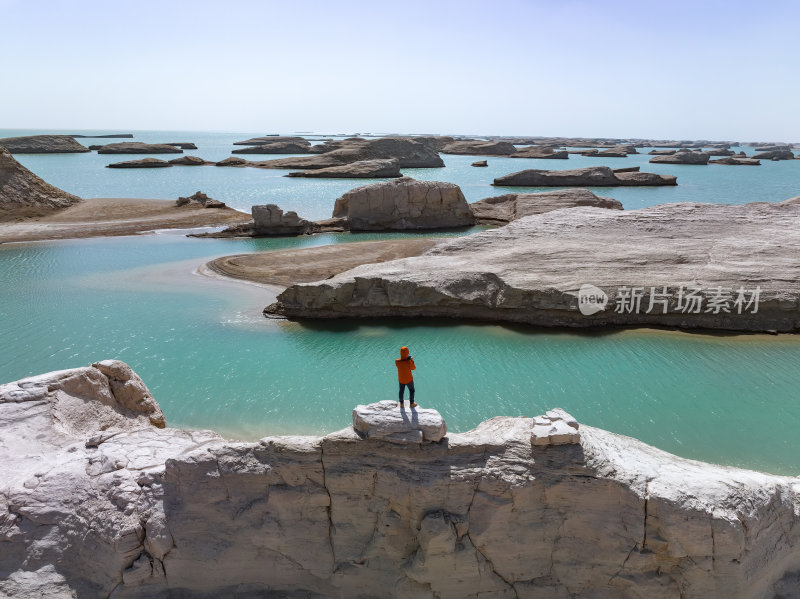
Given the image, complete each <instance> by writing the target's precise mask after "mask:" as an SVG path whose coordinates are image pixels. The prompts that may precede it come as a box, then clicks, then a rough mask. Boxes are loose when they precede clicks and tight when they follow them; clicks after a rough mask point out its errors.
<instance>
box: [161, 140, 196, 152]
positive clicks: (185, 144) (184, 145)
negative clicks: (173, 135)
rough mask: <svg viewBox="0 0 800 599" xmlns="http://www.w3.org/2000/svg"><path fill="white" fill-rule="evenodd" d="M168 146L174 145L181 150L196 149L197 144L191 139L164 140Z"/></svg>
mask: <svg viewBox="0 0 800 599" xmlns="http://www.w3.org/2000/svg"><path fill="white" fill-rule="evenodd" d="M165 143H166V145H168V146H175V147H176V148H180V149H181V150H196V149H197V145H196V144H195V143H193V142H191V141H168V142H165Z"/></svg>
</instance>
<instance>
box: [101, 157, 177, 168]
mask: <svg viewBox="0 0 800 599" xmlns="http://www.w3.org/2000/svg"><path fill="white" fill-rule="evenodd" d="M168 166H172V164H171V163H169V162H167V161H166V160H159V159H158V158H141V159H139V160H127V161H125V162H112V163H111V164H107V165H106V168H165V167H168Z"/></svg>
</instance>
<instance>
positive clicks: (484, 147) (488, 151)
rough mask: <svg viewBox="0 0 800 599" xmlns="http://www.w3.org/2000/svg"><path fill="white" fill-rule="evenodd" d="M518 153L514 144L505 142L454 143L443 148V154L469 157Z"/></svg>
mask: <svg viewBox="0 0 800 599" xmlns="http://www.w3.org/2000/svg"><path fill="white" fill-rule="evenodd" d="M516 151H517V148H515V147H514V145H513V144H510V143H508V142H505V141H476V140H472V141H454V142H451V143H449V144H445V145H444V146H442V148H441V150H440V152H442V154H465V155H467V156H510V155H511V154H514V153H515V152H516Z"/></svg>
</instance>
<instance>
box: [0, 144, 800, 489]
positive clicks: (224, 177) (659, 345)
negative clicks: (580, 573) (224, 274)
mask: <svg viewBox="0 0 800 599" xmlns="http://www.w3.org/2000/svg"><path fill="white" fill-rule="evenodd" d="M26 133H34V132H20V131H0V136H3V135H9V136H10V135H22V134H26ZM39 133H41V132H39ZM86 133H90V134H91V133H94V132H86ZM98 133H99V132H98ZM134 134H135V140H136V141H151V142H158V141H161V142H164V141H193V142H195V143H197V145H198V147H199V149H198V150H188V151H185V152H184V154H192V155H198V156H202V157H203V158H206V159H214V160H219V159H222V158H225V157H227V156H229V155H230V150H231V149H233V148H234V146H232V145H231V144H232V142H233V141H236V140H239V139H245V138H247V137H251V136H254V135H258V134H259V133H258V132H251V133H208V132H202V133H198V132H134ZM80 141H82V143H84V144H86V145H88V144H91V143H98V144H103V143H112V142H114V141H119V140H113V139H96V140H95V139H83V140H80ZM745 149H746V151H747V152H748V153H751V149H749V148H745ZM645 151H646V150H645ZM171 157H173V156H167V157H166V158H171ZM273 157H277V156H247V158H249V159H253V160H259V159H268V158H273ZM17 158H18V159H19V160H20V162H22V163H23V164H25V165H26V166H27V167H28V168H30V169H31V170H33V171H34V172H35V173H36V174H38V175H39V176H41V177H43V178H44V179H45V180H47V181H49V182H51V183H53V184H55V185H58V186H60V187H63V188H64V189H66V190H68V191H71V192H74V193H77V194H79V195H82V196H84V197H144V198H174V197H177V196H178V195H187V194H190V193H193V192H194V191H197V190H198V189H200V190H202V191H204V192H206V193H208V194H209V195H211V196H212V197H215V198H218V199H221V200H223V201H226V202H227V203H228V204H229V205H231V206H233V207H235V208H238V209H241V210H245V211H249V208H250V206H251V205H252V204H256V203H267V202H275V203H277V204H279V205H280V206H282V207H283V208H285V209H292V210H297V211H298V212H299V213H300V214H301V215H302V216H305V217H308V218H322V217H327V216H330V212H331V209H332V206H333V201H334V199H335V198H336V197H338V196H339V195H341V194H342V193H343V192H345V191H347V190H348V189H351V188H352V187H354V186H356V185H361V184H365V183H368V182H370V181H368V180H359V181H355V180H327V181H326V180H313V179H312V180H306V179H291V178H285V177H283V175H284V174H285V172H286V171H278V170H260V169H251V168H246V169H235V168H217V167H210V166H209V167H174V168H169V169H155V170H152V169H134V170H117V169H106V168H104V166H105V164H108V163H110V162H117V161H121V160H129V159H131V158H132V157H129V156H117V155H115V156H108V155H97V154H96V153H91V154H76V155H17ZM162 158H164V157H163V156H162ZM443 158H444V160H445V163H446V164H447V167H446V168H442V169H407V170H406V171H405V173H406V174H409V175H411V176H414V177H416V178H419V179H429V180H444V181H452V182H455V183H458V184H459V185H461V187H462V189H463V190H464V193H465V195H466V197H467V199H468V201H475V200H478V199H481V198H484V197H488V196H491V195H499V194H501V193H509V192H512V191H537V190H534V189H530V190H529V189H526V188H513V189H512V188H500V187H497V188H496V187H493V186H491V184H490V183H491V181H492V179H493V178H494V177H496V176H500V175H504V174H507V173H510V172H514V171H518V170H522V169H525V168H551V169H567V168H577V167H580V166H587V165H597V164H607V165H609V166H612V167H615V168H616V167H623V166H635V165H641V166H642V167H643V170H650V171H652V172H659V173H669V174H675V175H677V176H678V182H679V185H678V186H677V187H657V188H600V189H597V190H595V191H596V192H597V193H598V194H599V195H604V196H608V197H614V198H616V199H618V200H620V201H622V202H623V204H624V205H625V207H626V208H627V209H633V208H640V207H644V206H651V205H656V204H659V203H664V202H677V201H712V202H721V203H733V204H741V203H745V202H748V201H756V200H758V201H781V200H784V199H787V198H789V197H791V196H794V195H797V187H796V181H797V180H798V179H797V173H798V170H797V169H800V161H794V162H790V161H787V162H771V161H765V162H764V163H763V164H762V166H760V167H727V166H718V165H711V166H684V165H663V164H662V165H655V164H654V165H650V164H648V163H647V160H648V159H649V156H647V154H640V155H634V156H629V157H628V158H609V159H606V160H602V159H597V158H587V157H581V156H576V155H572V156H571V158H570V159H569V160H523V159H511V158H496V157H487V159H488V161H489V165H490V166H489V167H488V168H473V167H471V166H469V165H470V164H471V163H472V162H474V161H475V160H478V159H480V158H481V157H475V156H443ZM456 234H459V235H460V234H464V232H459V233H456ZM391 237H402V235H348V234H343V235H322V236H316V237H302V238H290V239H258V240H214V239H187V238H185V237H184V236H183V234H182V233H177V232H171V233H166V234H159V235H148V236H135V237H123V238H107V239H89V240H80V241H66V242H46V243H31V244H11V245H0V347H2V349H3V351H2V352H1V353H0V381H2V382H6V381H11V380H15V379H18V378H22V377H25V376H29V375H33V374H38V373H42V372H46V371H50V370H58V369H63V368H70V367H76V366H84V365H86V364H88V363H90V362H92V361H95V360H100V359H104V358H118V359H122V360H125V361H127V362H128V363H129V364H131V366H133V368H134V369H135V370H136V371H137V372H138V373H139V374H140V375H141V376H142V377H143V378H144V380H145V381H146V383H147V384H148V386H149V387H150V389H151V390H152V391H153V394H154V395H155V397H156V399H157V400H158V402H159V403H160V404H161V406H162V408H163V410H164V412H165V414H166V416H167V421H168V423H169V424H170V425H171V426H179V427H191V428H213V429H215V430H217V431H219V432H221V433H222V434H224V435H226V436H229V437H231V438H240V439H256V438H259V437H262V436H266V435H273V434H287V433H292V434H322V433H327V432H331V431H334V430H337V429H340V428H343V427H345V426H348V425H349V423H350V418H351V416H350V415H351V410H352V408H353V406H354V405H356V404H357V403H368V402H372V401H377V400H381V399H395V398H396V394H397V390H396V372H395V368H394V364H393V360H394V358H395V356H396V354H397V352H398V348H399V347H400V346H401V345H408V346H409V347H411V350H412V353H413V355H414V357H415V359H416V361H417V364H418V369H417V371H416V373H415V378H416V382H417V393H418V394H417V400H418V401H419V403H420V405H421V406H423V407H434V408H436V409H438V410H440V411H441V412H442V414H443V415H444V417H445V419H446V420H447V423H448V426H449V428H450V430H451V431H465V430H468V429H470V428H472V427H474V426H475V425H477V424H478V423H480V422H481V421H482V420H485V419H487V418H491V417H493V416H498V415H509V416H517V415H525V416H532V415H536V414H540V413H542V412H544V411H545V410H547V409H550V408H552V407H556V406H560V407H563V408H565V409H566V410H568V411H569V412H571V413H572V414H573V415H574V416H576V417H577V418H578V420H579V421H581V422H582V423H585V424H588V425H592V426H598V427H602V428H606V429H608V430H611V431H614V432H617V433H621V434H625V435H630V436H633V437H636V438H638V439H641V440H642V441H644V442H646V443H650V444H652V445H655V446H656V447H659V448H661V449H664V450H667V451H671V452H674V453H676V454H678V455H681V456H684V457H689V458H696V459H702V460H707V461H711V462H715V463H721V464H729V465H735V466H742V467H747V468H754V469H758V470H764V471H768V472H774V473H782V474H800V436H798V435H797V433H796V431H797V430H798V425H800V392H798V391H797V390H798V388H800V369H798V368H797V364H798V362H800V336H765V335H707V334H697V333H680V332H668V331H650V330H627V331H605V332H589V333H586V332H583V333H581V332H574V331H570V332H554V331H548V330H539V329H531V328H525V327H507V326H497V325H487V324H464V323H454V322H441V321H439V322H434V321H427V320H415V321H410V322H405V323H389V322H373V321H370V322H361V323H353V322H328V323H316V324H313V325H310V324H298V323H291V322H286V321H272V320H267V319H264V318H263V317H262V315H261V310H262V308H263V307H264V306H265V305H267V304H269V303H270V302H271V301H272V299H273V297H274V292H273V291H271V290H269V289H265V288H261V287H257V286H254V285H247V284H244V283H237V282H231V281H221V280H219V279H213V278H208V277H203V276H199V275H196V274H193V272H194V271H195V270H196V269H197V268H198V266H200V265H202V264H203V263H205V262H206V261H207V260H210V259H212V258H214V257H217V256H222V255H228V254H234V253H243V252H252V251H262V250H270V249H287V248H294V247H308V246H313V245H322V244H328V243H342V242H350V241H358V240H370V239H387V238H391Z"/></svg>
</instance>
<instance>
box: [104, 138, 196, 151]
mask: <svg viewBox="0 0 800 599" xmlns="http://www.w3.org/2000/svg"><path fill="white" fill-rule="evenodd" d="M194 149H197V148H194ZM97 153H98V154H182V153H183V150H182V149H180V148H178V147H176V146H174V145H168V144H148V143H143V142H139V141H122V142H119V143H113V144H106V145H104V146H99V147H98V148H97Z"/></svg>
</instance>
